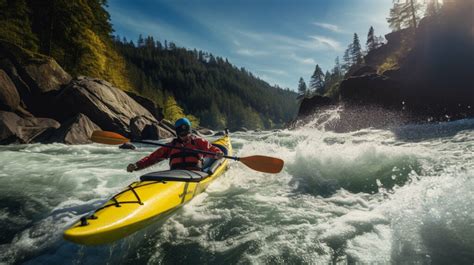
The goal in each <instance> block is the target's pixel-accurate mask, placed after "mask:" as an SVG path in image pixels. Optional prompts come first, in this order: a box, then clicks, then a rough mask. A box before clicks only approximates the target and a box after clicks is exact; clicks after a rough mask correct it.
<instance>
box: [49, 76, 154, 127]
mask: <svg viewBox="0 0 474 265" xmlns="http://www.w3.org/2000/svg"><path fill="white" fill-rule="evenodd" d="M57 102H58V104H59V105H60V106H58V109H57V113H56V115H57V116H58V119H60V120H62V119H65V118H67V117H70V116H73V115H76V114H78V113H83V114H85V115H86V116H87V117H89V118H90V119H91V121H93V122H94V123H95V124H97V125H98V126H100V127H101V128H102V129H104V130H107V131H114V132H117V133H120V134H124V135H129V133H130V129H129V124H130V119H132V118H134V117H136V116H142V117H143V118H144V119H146V120H149V121H150V122H157V121H156V119H155V117H153V115H152V114H151V113H150V112H149V111H148V110H146V109H145V108H144V107H142V106H141V105H140V104H138V103H137V102H136V101H135V100H133V99H132V98H130V97H129V96H128V95H127V94H126V93H125V92H123V91H122V90H120V89H118V88H116V87H114V86H113V85H112V84H110V83H109V82H106V81H104V80H100V79H96V78H90V77H78V78H76V79H74V80H73V81H71V83H70V84H69V85H68V86H67V87H65V88H64V89H63V90H62V91H61V93H59V94H58V96H57Z"/></svg>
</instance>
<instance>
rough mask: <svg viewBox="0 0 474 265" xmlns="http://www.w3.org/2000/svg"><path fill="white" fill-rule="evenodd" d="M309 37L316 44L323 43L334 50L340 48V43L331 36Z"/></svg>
mask: <svg viewBox="0 0 474 265" xmlns="http://www.w3.org/2000/svg"><path fill="white" fill-rule="evenodd" d="M310 38H311V39H313V40H315V41H316V43H317V45H318V46H320V45H325V46H327V47H330V48H331V49H333V50H335V51H340V50H342V45H341V43H340V42H338V41H336V40H334V39H331V38H328V37H325V36H311V37H310Z"/></svg>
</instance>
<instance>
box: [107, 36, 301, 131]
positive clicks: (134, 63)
mask: <svg viewBox="0 0 474 265" xmlns="http://www.w3.org/2000/svg"><path fill="white" fill-rule="evenodd" d="M116 47H117V50H118V51H119V52H120V53H121V54H123V55H124V57H125V60H126V65H127V70H128V72H129V73H130V77H131V78H130V80H131V82H132V84H133V85H134V87H137V88H138V91H139V92H140V93H142V94H144V95H146V96H149V97H155V99H156V100H157V101H159V100H160V98H165V102H163V103H164V104H166V98H168V97H167V94H172V95H174V96H175V97H176V98H177V99H178V102H179V103H180V105H181V106H183V107H184V108H185V112H186V113H193V114H194V115H196V116H197V117H199V118H200V121H201V124H202V125H205V126H210V127H217V128H222V127H223V126H226V125H227V126H229V127H230V128H238V127H242V126H243V127H247V128H273V127H275V126H276V125H279V124H282V123H284V122H286V121H288V120H290V119H291V118H292V117H293V115H294V113H295V107H296V104H295V95H296V94H295V93H294V92H291V91H289V90H283V89H280V88H275V87H272V86H270V85H269V84H268V83H266V82H265V81H262V80H260V79H258V78H256V77H255V76H253V75H252V73H250V72H248V71H246V70H245V69H243V68H242V69H238V68H237V67H235V66H233V65H232V64H230V63H229V62H228V61H227V60H226V59H223V58H221V57H214V55H212V54H208V53H205V52H202V51H197V50H193V51H190V50H187V49H184V48H178V47H176V45H174V44H173V43H169V44H168V43H165V45H163V44H161V43H160V42H158V41H154V40H153V38H152V37H147V38H146V39H143V38H141V36H140V38H139V39H138V41H137V45H135V44H133V42H125V43H124V42H123V41H120V40H118V39H117V40H116Z"/></svg>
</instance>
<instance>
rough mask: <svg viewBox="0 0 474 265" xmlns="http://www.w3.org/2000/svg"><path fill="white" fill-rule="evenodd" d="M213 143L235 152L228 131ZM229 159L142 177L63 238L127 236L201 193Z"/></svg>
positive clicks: (89, 240)
mask: <svg viewBox="0 0 474 265" xmlns="http://www.w3.org/2000/svg"><path fill="white" fill-rule="evenodd" d="M212 144H213V145H215V146H217V147H219V148H220V149H222V151H223V152H224V153H225V154H227V155H232V146H231V143H230V137H229V136H228V135H225V136H223V137H222V138H220V139H218V140H216V141H215V142H213V143H212ZM228 163H229V161H228V159H225V158H223V159H220V160H213V159H212V160H211V159H210V160H209V161H205V163H204V169H203V171H191V170H168V171H161V172H153V173H149V174H146V175H144V176H141V177H140V181H137V182H133V183H132V184H130V185H129V186H128V187H126V188H125V189H124V190H123V191H122V192H120V193H118V194H116V195H115V196H113V197H112V198H111V199H110V200H109V201H108V202H106V203H105V204H104V205H103V206H102V207H100V208H99V209H97V210H96V211H95V212H94V213H93V214H91V215H88V216H85V217H82V218H81V219H80V220H79V221H78V222H76V223H75V224H73V225H72V226H71V227H70V228H69V229H67V230H66V231H65V232H64V238H65V239H66V240H69V241H72V242H74V243H78V244H83V245H100V244H107V243H110V242H113V241H115V240H118V239H121V238H123V237H126V236H128V235H130V234H132V233H134V232H136V231H138V230H140V229H142V228H144V227H145V226H147V225H149V224H151V223H152V222H154V221H155V220H156V219H157V218H159V217H160V216H163V215H164V214H165V213H168V212H170V211H171V210H173V209H176V208H178V207H179V206H181V205H183V204H185V203H186V202H188V201H190V200H191V199H192V198H194V197H195V196H196V195H197V194H199V193H201V192H202V191H204V190H205V189H206V187H207V186H208V185H209V184H210V183H211V182H212V181H213V180H215V179H216V178H217V177H219V176H220V175H222V174H223V173H224V172H225V171H226V170H227V168H228Z"/></svg>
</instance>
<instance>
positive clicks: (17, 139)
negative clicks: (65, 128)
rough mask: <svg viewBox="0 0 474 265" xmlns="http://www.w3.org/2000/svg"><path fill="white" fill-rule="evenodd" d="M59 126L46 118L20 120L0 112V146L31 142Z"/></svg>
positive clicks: (5, 112) (16, 116)
mask: <svg viewBox="0 0 474 265" xmlns="http://www.w3.org/2000/svg"><path fill="white" fill-rule="evenodd" d="M59 127H60V124H59V123H58V122H57V121H55V120H53V119H48V118H22V117H20V116H18V115H17V114H15V113H13V112H7V111H0V144H10V143H20V144H26V143H30V142H32V141H33V140H34V139H35V137H37V136H38V135H40V134H42V133H43V132H45V131H46V130H48V129H50V128H59Z"/></svg>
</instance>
